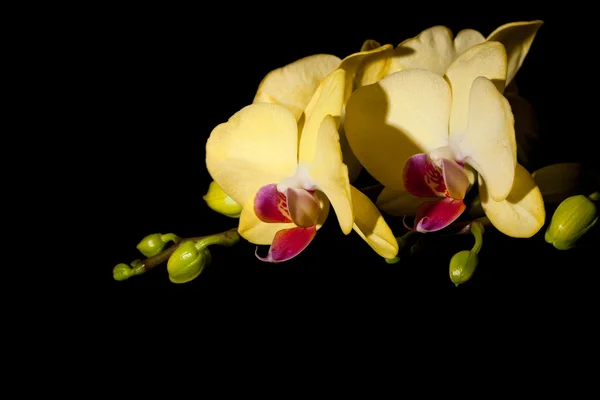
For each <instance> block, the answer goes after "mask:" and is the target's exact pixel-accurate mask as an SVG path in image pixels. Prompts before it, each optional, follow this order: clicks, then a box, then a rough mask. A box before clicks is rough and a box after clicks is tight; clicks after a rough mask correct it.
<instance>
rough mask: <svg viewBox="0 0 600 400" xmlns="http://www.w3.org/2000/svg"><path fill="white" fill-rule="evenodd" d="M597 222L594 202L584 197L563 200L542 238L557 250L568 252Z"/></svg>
mask: <svg viewBox="0 0 600 400" xmlns="http://www.w3.org/2000/svg"><path fill="white" fill-rule="evenodd" d="M596 221H598V209H597V207H596V204H594V201H592V200H591V199H590V198H588V197H586V196H584V195H581V194H580V195H576V196H571V197H569V198H567V199H565V200H564V201H563V202H562V203H560V205H559V206H558V208H557V209H556V211H555V212H554V214H553V215H552V220H551V221H550V225H549V226H548V228H547V229H546V234H545V236H544V238H545V239H546V242H548V243H550V244H552V245H553V246H554V247H556V248H557V249H558V250H568V249H570V248H572V247H573V246H575V243H576V242H577V241H578V240H579V239H580V238H581V237H582V236H583V235H584V234H585V233H586V232H587V231H588V230H590V228H592V227H593V226H594V225H595V224H596Z"/></svg>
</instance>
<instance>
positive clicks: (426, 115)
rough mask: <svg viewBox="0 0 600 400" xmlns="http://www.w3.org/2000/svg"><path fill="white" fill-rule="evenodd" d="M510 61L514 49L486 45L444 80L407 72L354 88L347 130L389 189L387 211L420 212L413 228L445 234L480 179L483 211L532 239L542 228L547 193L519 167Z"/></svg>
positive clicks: (383, 198)
mask: <svg viewBox="0 0 600 400" xmlns="http://www.w3.org/2000/svg"><path fill="white" fill-rule="evenodd" d="M508 65H509V64H508V63H507V54H506V51H505V47H504V46H503V45H502V44H501V43H499V42H496V41H486V42H484V43H481V44H478V45H475V46H472V47H470V48H469V49H468V50H466V51H464V52H462V53H461V54H460V55H459V56H458V57H457V58H456V59H455V60H454V61H453V62H452V64H451V65H450V66H449V67H448V68H447V69H446V72H445V74H444V76H443V77H442V76H440V75H439V74H438V73H435V72H432V71H429V70H425V69H407V70H402V71H399V72H395V73H393V74H391V75H389V76H387V77H385V78H384V79H382V80H380V81H378V82H377V83H375V84H371V85H367V86H363V87H361V88H359V89H358V90H356V91H355V92H354V93H353V94H352V96H351V97H350V99H349V101H348V104H347V109H346V133H347V136H348V140H349V143H350V146H351V147H352V150H353V151H354V153H355V154H356V156H357V157H358V159H359V160H360V162H361V164H362V165H363V166H364V167H365V168H366V169H367V171H368V172H369V173H371V175H372V176H373V177H374V178H375V179H377V180H378V181H379V182H380V183H382V184H383V185H384V190H383V191H382V193H381V194H380V196H379V198H378V199H377V205H378V206H379V207H380V208H381V209H382V210H384V211H386V212H388V213H390V214H392V215H410V214H414V213H415V210H416V219H415V223H414V226H413V229H414V230H417V231H420V232H431V231H437V230H440V229H442V228H444V227H446V226H448V225H449V224H451V223H452V222H453V221H455V220H456V219H457V218H458V217H459V216H460V215H461V214H462V212H463V211H464V210H465V207H466V206H465V203H464V201H463V200H464V198H465V195H466V193H467V191H468V190H469V189H470V188H471V186H472V185H473V184H474V183H475V180H476V179H477V180H478V184H479V193H480V197H481V203H482V207H483V209H484V211H485V213H486V215H487V217H488V218H489V219H490V221H491V222H492V224H493V225H494V226H495V227H496V228H498V229H499V230H500V231H502V232H503V233H505V234H506V235H509V236H514V237H530V236H532V235H534V234H535V233H536V232H537V231H538V230H539V229H540V228H541V227H542V225H543V223H544V219H545V210H544V203H543V200H542V196H541V194H540V191H539V189H538V187H537V186H536V184H535V181H534V180H533V178H532V177H531V175H530V174H529V172H527V170H526V169H525V168H523V167H522V166H520V165H519V164H518V163H517V157H516V152H517V148H516V141H515V132H514V120H513V114H512V112H511V108H510V106H509V104H508V101H507V100H506V98H505V97H504V96H503V95H502V91H503V90H504V84H505V82H506V80H507V70H508ZM475 171H476V172H477V173H478V174H475Z"/></svg>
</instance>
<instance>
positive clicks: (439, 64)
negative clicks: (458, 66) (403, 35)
mask: <svg viewBox="0 0 600 400" xmlns="http://www.w3.org/2000/svg"><path fill="white" fill-rule="evenodd" d="M394 53H395V55H394V59H393V65H392V69H393V70H394V71H399V70H403V69H411V68H421V69H426V70H429V71H431V72H434V73H436V74H438V75H440V76H443V75H444V74H445V73H446V70H447V69H448V66H449V65H450V64H451V63H452V61H454V58H455V49H454V41H453V35H452V31H451V30H450V29H448V28H447V27H445V26H434V27H431V28H429V29H426V30H424V31H423V32H421V33H420V34H419V35H418V36H415V37H414V38H411V39H407V40H405V41H404V42H402V43H400V44H399V45H398V47H396V50H395V51H394Z"/></svg>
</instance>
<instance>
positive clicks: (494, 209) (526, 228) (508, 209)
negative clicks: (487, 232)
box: [479, 164, 546, 238]
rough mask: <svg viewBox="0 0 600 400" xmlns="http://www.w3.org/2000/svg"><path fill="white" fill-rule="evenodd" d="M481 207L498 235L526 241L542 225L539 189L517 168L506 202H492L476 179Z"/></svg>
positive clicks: (544, 215)
mask: <svg viewBox="0 0 600 400" xmlns="http://www.w3.org/2000/svg"><path fill="white" fill-rule="evenodd" d="M479 193H480V196H481V205H482V207H483V210H484V211H485V214H486V216H487V217H488V218H489V219H490V221H491V222H492V224H493V225H494V226H495V227H496V228H497V229H498V230H499V231H500V232H502V233H504V234H505V235H508V236H512V237H516V238H529V237H531V236H533V235H535V234H536V233H537V232H538V231H539V230H540V228H541V227H542V226H543V225H544V222H545V220H546V210H545V209H544V200H543V198H542V194H541V193H540V189H539V188H538V187H537V185H536V183H535V180H534V179H533V177H532V176H531V175H530V174H529V172H528V171H527V170H526V169H525V168H523V167H522V166H521V165H519V164H517V167H516V170H515V180H514V185H513V187H512V190H511V191H510V194H509V195H508V197H506V199H504V200H502V201H499V202H497V201H494V200H493V199H492V198H491V197H490V196H489V195H488V190H487V185H486V184H485V183H484V182H483V181H482V180H481V177H480V178H479Z"/></svg>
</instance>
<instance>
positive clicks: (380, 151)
mask: <svg viewBox="0 0 600 400" xmlns="http://www.w3.org/2000/svg"><path fill="white" fill-rule="evenodd" d="M450 103H451V95H450V87H449V86H448V84H447V83H446V81H445V80H444V79H443V78H442V77H441V76H439V75H436V74H434V73H433V72H430V71H425V70H419V69H414V70H405V71H399V72H396V73H393V74H391V75H389V76H387V77H385V78H384V79H382V80H380V81H379V82H377V83H375V84H373V85H368V86H363V87H362V88H359V89H357V90H356V91H355V92H354V93H353V94H352V96H351V97H350V99H349V100H348V105H347V108H346V119H345V130H346V137H347V138H348V142H349V143H350V147H351V148H352V151H353V152H354V154H355V155H356V157H357V158H358V159H359V161H360V163H361V164H362V165H363V167H365V168H366V169H367V171H369V173H370V174H371V175H372V176H373V177H374V178H375V179H377V180H378V181H379V182H380V183H382V184H383V185H384V186H389V187H390V188H392V189H397V190H402V189H404V184H403V181H402V169H403V168H404V163H405V162H406V160H407V159H408V158H409V157H411V156H413V155H415V154H418V153H424V152H428V151H430V150H433V149H435V148H438V147H442V146H446V145H447V144H448V118H449V115H450Z"/></svg>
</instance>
